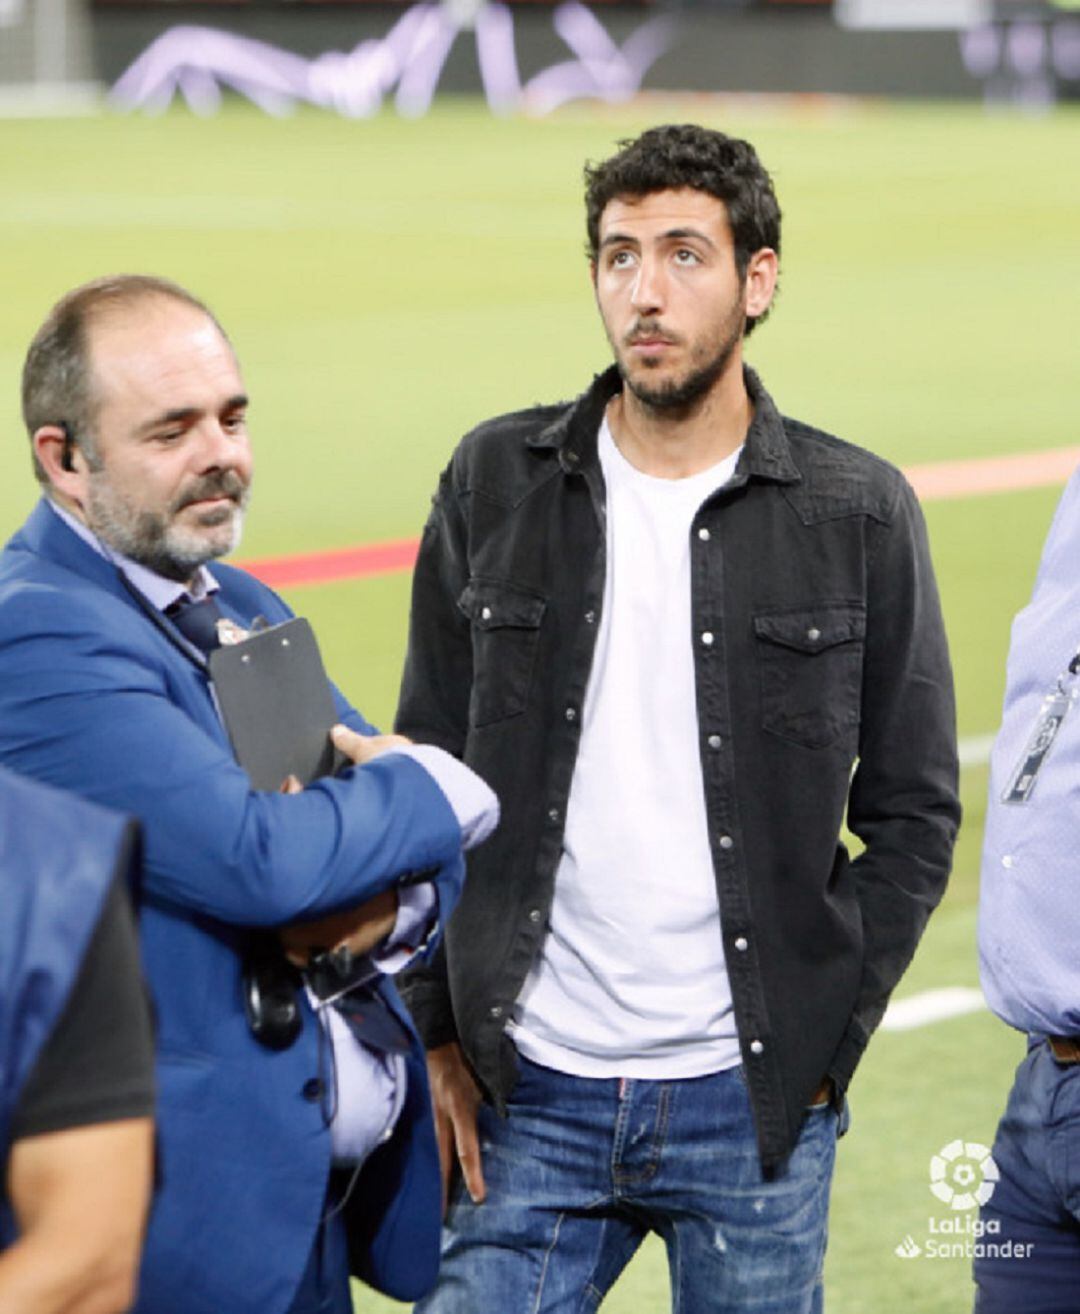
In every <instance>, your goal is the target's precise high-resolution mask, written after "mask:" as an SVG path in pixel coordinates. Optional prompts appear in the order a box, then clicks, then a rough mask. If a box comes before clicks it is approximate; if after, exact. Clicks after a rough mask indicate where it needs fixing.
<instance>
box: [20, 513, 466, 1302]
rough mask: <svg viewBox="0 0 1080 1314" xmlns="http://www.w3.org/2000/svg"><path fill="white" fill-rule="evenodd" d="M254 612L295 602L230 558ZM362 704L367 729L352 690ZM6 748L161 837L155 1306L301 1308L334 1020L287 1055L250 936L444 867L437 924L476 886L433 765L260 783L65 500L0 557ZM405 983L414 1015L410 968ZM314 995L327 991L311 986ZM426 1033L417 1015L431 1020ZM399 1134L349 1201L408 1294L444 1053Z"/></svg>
mask: <svg viewBox="0 0 1080 1314" xmlns="http://www.w3.org/2000/svg"><path fill="white" fill-rule="evenodd" d="M214 573H215V575H216V577H217V578H218V579H219V581H220V582H221V591H220V593H219V594H218V595H217V596H218V601H219V604H220V605H221V608H222V610H223V611H224V612H225V613H226V614H227V615H229V616H232V617H233V618H234V619H235V620H237V621H238V622H239V623H240V624H248V623H250V622H251V620H252V619H253V618H254V617H255V616H256V615H259V614H261V615H263V616H265V617H266V618H267V619H268V620H269V621H270V622H271V623H275V622H277V621H280V620H284V619H286V618H287V617H288V616H289V615H290V614H291V613H290V612H289V610H288V608H287V607H286V606H285V604H284V603H283V602H282V601H281V600H280V599H279V598H278V597H277V596H276V595H275V594H274V593H272V592H271V591H270V590H268V589H267V588H265V587H264V586H263V585H261V584H259V583H258V581H256V580H254V579H253V578H252V577H251V576H249V575H247V574H245V573H244V572H243V571H240V570H236V569H233V568H231V567H228V566H215V568H214ZM338 702H339V709H338V710H339V714H340V716H341V719H342V720H344V721H345V722H346V723H347V724H350V725H351V726H353V727H354V728H355V729H364V728H369V727H367V725H366V722H365V721H364V720H363V718H362V717H360V716H359V715H358V714H357V713H356V712H355V711H353V710H352V709H350V708H348V707H347V705H346V704H345V703H344V701H343V700H342V699H341V698H340V696H338ZM0 761H3V762H6V763H7V764H8V765H10V766H12V767H14V768H15V769H16V770H18V771H21V772H23V773H25V774H27V775H29V776H33V777H35V778H37V779H39V780H42V781H46V782H49V783H52V784H55V785H60V786H63V787H65V788H68V789H71V790H74V791H75V792H77V793H79V794H82V795H83V796H84V797H86V798H89V799H92V800H95V801H97V802H100V803H105V804H109V805H112V806H114V807H119V808H122V809H123V810H125V811H127V812H130V813H133V814H135V815H136V816H137V817H138V818H139V819H140V820H141V821H142V823H143V827H144V832H145V850H144V852H145V874H144V880H143V888H142V891H141V899H140V908H139V920H140V934H141V941H142V951H143V958H144V966H145V970H146V974H147V977H148V979H149V982H150V987H151V991H152V994H153V998H154V1003H155V1006H156V1012H157V1026H158V1083H159V1090H158V1095H159V1103H158V1108H159V1114H158V1116H159V1147H160V1164H161V1188H160V1191H159V1193H158V1196H157V1199H156V1202H155V1205H154V1209H153V1212H152V1216H151V1221H150V1227H149V1233H148V1237H147V1244H146V1250H145V1255H144V1261H143V1271H142V1277H141V1282H140V1296H139V1303H138V1306H137V1309H138V1310H139V1311H140V1312H142V1314H241V1312H242V1311H247V1310H251V1311H252V1312H253V1314H254V1312H256V1311H257V1312H258V1314H280V1311H284V1310H286V1309H287V1308H288V1306H289V1304H290V1302H291V1299H292V1296H293V1293H294V1291H295V1288H296V1284H297V1282H298V1280H299V1277H300V1275H301V1273H302V1271H303V1269H304V1266H305V1262H306V1260H307V1257H308V1254H309V1252H310V1249H311V1245H312V1242H313V1240H314V1238H315V1234H316V1229H317V1226H318V1223H319V1219H320V1216H321V1214H322V1212H323V1209H324V1196H325V1191H326V1184H327V1177H328V1171H329V1166H330V1136H329V1132H328V1130H327V1126H326V1122H325V1117H324V1111H323V1107H322V1101H320V1100H318V1099H316V1100H311V1099H310V1098H305V1093H304V1092H305V1089H307V1090H308V1092H309V1093H310V1091H311V1085H310V1082H311V1079H312V1078H314V1077H318V1076H322V1077H323V1078H324V1079H325V1078H326V1077H327V1073H326V1072H325V1071H323V1072H320V1046H319V1038H318V1028H317V1026H316V1024H315V1021H314V1019H313V1017H312V1015H311V1014H310V1012H308V1011H305V1020H304V1027H303V1031H302V1033H301V1035H300V1038H299V1040H298V1041H297V1042H296V1043H295V1044H294V1045H293V1046H292V1047H291V1048H289V1049H286V1050H284V1051H281V1052H274V1051H271V1050H268V1049H266V1048H264V1047H263V1046H261V1045H259V1044H258V1043H257V1042H256V1041H255V1040H254V1039H253V1038H252V1036H251V1034H250V1032H249V1030H248V1027H247V1025H246V1021H245V1016H244V1010H243V1002H242V993H241V957H242V954H243V951H244V948H245V945H246V943H247V941H248V938H249V930H250V928H252V927H272V926H275V925H281V924H284V923H288V922H291V921H296V920H298V919H302V918H307V917H313V916H317V915H319V914H322V913H326V912H330V911H331V910H333V909H337V908H341V907H344V906H348V905H351V904H356V903H359V902H362V901H363V900H366V899H368V898H370V897H371V896H373V895H374V894H377V893H379V892H380V891H382V890H386V889H388V888H391V887H393V886H394V885H395V884H396V883H397V882H398V881H400V880H401V879H402V878H403V877H404V876H406V875H408V874H410V873H413V872H416V871H418V870H423V869H425V868H437V869H438V875H437V876H436V878H435V881H436V887H437V890H438V898H439V915H440V920H441V921H442V920H445V918H446V917H447V916H448V915H449V913H450V910H451V908H452V907H453V904H454V902H455V901H456V899H457V895H458V893H459V892H460V887H461V881H462V878H463V871H464V867H463V863H462V860H461V856H460V830H459V827H458V823H457V821H456V819H455V817H454V814H453V812H452V810H451V809H450V807H449V805H448V804H447V802H446V799H445V797H444V796H443V794H442V792H441V790H440V789H439V788H438V786H437V785H436V784H435V783H434V781H433V780H432V779H431V777H430V776H429V775H428V774H427V772H425V771H424V770H423V769H422V768H421V767H420V766H418V765H417V764H416V763H415V762H413V761H411V760H409V759H408V758H404V757H401V756H397V757H393V756H391V757H389V758H386V759H385V760H384V759H378V760H376V761H374V762H372V763H370V764H369V765H367V766H364V767H362V768H350V769H348V770H346V771H344V772H343V773H342V774H341V775H340V776H338V777H335V778H334V779H327V780H322V781H319V782H318V783H316V784H315V785H313V786H311V787H310V788H308V789H307V790H305V791H304V793H303V794H301V795H297V796H294V797H285V796H283V795H278V794H272V793H257V792H254V791H253V790H252V789H251V788H250V785H249V782H248V779H247V776H246V775H245V773H244V772H243V771H242V770H241V769H240V768H239V767H238V766H237V765H236V763H235V762H234V760H233V756H232V753H231V751H230V748H229V744H228V740H227V737H226V734H225V731H224V728H223V727H222V724H221V722H220V720H219V718H218V716H217V713H216V711H215V709H214V706H213V702H212V700H211V697H210V693H209V689H208V682H207V677H206V674H205V672H204V670H203V669H202V668H200V666H199V665H197V664H196V663H195V662H194V661H192V660H189V659H188V658H187V657H185V656H184V654H183V653H182V652H180V651H179V650H178V649H177V647H176V646H175V645H174V644H173V643H171V642H170V641H169V639H168V638H167V637H166V635H164V634H162V633H161V632H160V631H159V629H158V628H157V627H156V626H155V625H154V624H153V622H152V621H151V620H150V619H149V618H148V617H147V616H146V614H145V613H144V612H143V610H142V609H141V608H140V606H139V605H138V603H137V602H136V601H134V600H133V599H132V597H131V596H130V594H129V593H128V592H127V590H126V589H125V587H124V586H123V584H122V582H121V581H120V579H119V576H118V573H117V570H116V568H115V567H114V566H113V565H112V564H111V563H110V562H108V561H106V560H105V559H104V558H103V557H101V556H100V555H99V554H98V553H97V552H95V551H94V550H93V549H92V548H91V547H89V546H88V545H87V544H85V543H84V542H83V541H82V540H81V539H80V538H79V537H78V536H77V535H76V534H74V533H73V532H72V531H71V530H70V529H69V528H68V527H67V526H66V525H65V524H64V523H63V522H62V521H61V520H60V519H59V517H57V516H56V515H55V514H54V512H53V511H52V510H51V509H50V508H49V507H48V506H47V505H45V504H44V503H39V505H38V506H37V508H36V509H35V510H34V512H33V513H32V514H31V516H30V518H29V519H28V521H27V522H26V524H25V525H24V526H23V528H22V530H21V531H20V532H19V533H18V534H16V535H15V537H14V538H13V539H12V540H11V541H10V542H9V543H8V545H7V547H6V549H5V550H4V553H3V556H2V557H0ZM382 989H383V991H384V994H385V996H386V998H387V1000H388V1002H389V1003H390V1005H391V1007H393V1008H394V1009H395V1010H396V1011H397V1012H398V1013H399V1015H401V1016H403V1017H406V1016H407V1015H406V1014H405V1013H404V1009H403V1008H402V1006H401V1003H400V1000H399V999H398V997H397V993H396V991H395V990H394V989H393V987H392V986H391V985H390V984H389V983H384V984H383V986H382ZM305 1010H306V1001H305ZM410 1025H411V1024H410ZM407 1063H408V1078H409V1079H408V1095H407V1100H406V1105H405V1108H404V1111H403V1113H402V1116H401V1119H400V1120H399V1123H398V1126H397V1129H396V1131H395V1134H394V1137H393V1139H392V1140H391V1142H390V1143H389V1144H388V1145H386V1146H384V1147H382V1148H381V1149H380V1150H379V1151H378V1152H377V1154H376V1155H374V1156H373V1157H372V1159H371V1160H369V1162H368V1164H367V1165H366V1167H365V1170H364V1174H363V1176H362V1177H361V1181H360V1183H359V1186H358V1188H357V1190H356V1191H355V1192H354V1193H353V1201H352V1204H351V1206H350V1215H351V1216H350V1219H349V1226H350V1248H351V1250H352V1253H353V1257H354V1263H355V1264H356V1266H357V1268H358V1271H359V1272H360V1275H361V1276H363V1277H364V1278H365V1279H366V1280H367V1281H369V1282H370V1283H371V1284H372V1285H374V1286H376V1287H378V1288H380V1289H382V1290H384V1291H386V1292H388V1293H389V1294H391V1295H394V1296H396V1297H397V1298H399V1299H413V1298H415V1297H417V1296H418V1295H420V1294H422V1293H423V1291H424V1290H426V1289H427V1287H428V1286H430V1284H431V1283H432V1282H433V1281H434V1276H435V1272H436V1268H437V1264H438V1234H439V1215H440V1185H439V1172H438V1156H437V1152H436V1146H435V1138H434V1129H433V1126H432V1123H431V1115H430V1109H429V1102H428V1092H427V1079H426V1071H425V1064H424V1057H423V1052H422V1049H421V1047H420V1044H419V1041H417V1040H416V1039H415V1033H414V1050H413V1052H412V1054H411V1055H410V1056H409V1058H408V1059H407Z"/></svg>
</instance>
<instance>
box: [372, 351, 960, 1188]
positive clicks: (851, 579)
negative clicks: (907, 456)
mask: <svg viewBox="0 0 1080 1314" xmlns="http://www.w3.org/2000/svg"><path fill="white" fill-rule="evenodd" d="M746 379H747V386H748V388H749V390H750V393H751V397H752V399H753V401H754V406H755V415H754V420H753V423H752V425H751V427H750V430H749V433H748V435H747V440H746V445H745V448H744V450H743V452H742V454H741V456H740V458H739V462H738V466H737V468H736V471H735V474H734V476H733V477H732V479H731V481H730V482H729V483H728V484H727V485H726V486H725V487H723V488H722V489H720V490H719V491H717V492H716V493H714V494H713V495H712V496H711V497H709V498H708V499H707V500H706V501H705V502H704V504H703V505H702V506H701V508H700V510H699V511H698V513H697V515H696V516H695V518H694V522H693V525H692V528H691V531H690V547H691V580H692V584H691V588H692V626H693V633H692V642H693V646H694V662H695V675H696V688H697V710H698V727H699V736H698V744H697V751H698V753H699V754H700V757H701V767H702V774H703V777H704V786H705V796H706V808H707V814H708V822H709V841H710V846H711V852H712V860H713V866H714V869H715V872H716V890H717V898H718V900H719V905H720V918H721V925H722V932H723V938H724V951H725V955H726V959H727V967H728V973H729V976H730V982H731V992H732V997H733V1000H734V1009H735V1020H736V1024H737V1027H738V1033H739V1039H740V1047H741V1051H742V1059H743V1065H744V1071H745V1074H746V1079H747V1083H748V1086H749V1090H750V1095H751V1100H752V1103H753V1108H754V1115H755V1120H756V1125H757V1129H758V1142H759V1148H760V1152H761V1159H762V1163H763V1165H764V1167H765V1168H766V1169H770V1168H772V1167H774V1166H775V1165H777V1164H779V1163H781V1162H782V1161H783V1159H784V1158H785V1157H786V1156H787V1154H788V1153H789V1152H790V1151H791V1149H792V1147H793V1145H794V1142H795V1138H796V1136H797V1134H798V1130H799V1126H800V1123H801V1121H802V1118H803V1111H804V1106H805V1105H806V1104H807V1103H808V1101H809V1100H810V1098H811V1096H812V1094H813V1092H814V1090H815V1089H816V1088H817V1086H818V1085H819V1083H820V1082H821V1080H822V1077H823V1076H824V1075H826V1074H828V1075H829V1076H830V1077H832V1078H833V1080H834V1082H835V1084H836V1088H837V1091H838V1093H843V1091H845V1090H846V1088H847V1085H848V1083H849V1081H850V1079H851V1076H852V1073H853V1072H854V1070H855V1066H856V1064H857V1063H858V1061H859V1058H860V1056H861V1055H862V1052H863V1049H864V1048H865V1046H866V1043H867V1040H868V1039H869V1037H870V1034H871V1032H872V1031H873V1030H874V1028H875V1027H876V1026H877V1024H878V1022H879V1021H880V1019H881V1015H882V1013H883V1011H884V1009H885V1005H886V1002H887V1000H888V998H889V994H890V992H891V991H892V989H893V987H894V986H895V985H896V983H897V981H898V980H899V978H900V976H901V974H902V972H903V971H904V969H905V967H906V966H907V964H908V962H909V960H910V958H911V955H912V953H913V952H914V949H915V945H916V943H917V942H918V939H919V936H920V934H921V933H922V930H923V927H924V926H925V923H926V919H927V917H928V915H929V913H930V911H931V910H932V909H933V907H934V905H935V904H936V903H937V902H938V900H939V899H940V897H941V894H942V892H943V890H944V886H945V881H946V877H947V874H948V870H949V863H950V856H951V852H952V846H953V840H954V838H955V835H956V829H957V825H958V823H959V816H960V809H959V804H958V801H957V762H956V747H955V725H954V721H955V716H954V705H953V694H952V678H951V673H950V668H949V658H948V651H947V648H946V642H945V633H944V628H943V625H942V619H941V612H940V607H939V602H938V594H937V588H936V585H935V582H934V576H933V570H932V567H931V563H930V556H929V551H928V547H927V542H926V533H925V527H924V524H923V520H922V515H921V513H920V511H919V508H918V505H917V503H916V501H915V496H914V494H913V492H912V491H911V488H910V487H909V485H908V484H907V483H906V481H905V480H904V478H903V476H902V475H901V474H900V473H899V471H897V470H896V469H894V468H893V467H892V466H890V465H888V464H887V463H886V462H884V461H882V460H879V459H878V458H877V457H874V456H872V455H870V454H869V453H868V452H865V451H862V450H860V449H859V448H856V447H852V446H850V445H849V444H847V443H843V442H840V441H839V440H838V439H836V438H832V437H830V436H829V435H827V434H824V433H821V432H819V431H817V430H814V429H811V428H809V427H808V426H806V425H804V424H800V423H798V422H797V421H793V420H788V419H782V418H781V417H780V415H779V414H778V413H777V411H776V408H775V407H774V405H773V403H772V400H771V399H770V398H769V396H768V394H767V393H766V392H765V391H764V389H763V388H762V387H761V384H760V383H759V382H758V380H757V378H756V376H755V375H754V374H753V373H752V372H751V371H747V375H746ZM619 387H620V380H619V378H618V375H617V373H616V372H615V371H614V370H613V369H612V370H609V371H608V372H607V373H606V374H603V375H601V376H599V377H598V378H597V379H596V380H595V381H594V382H593V384H592V386H591V387H590V388H589V389H588V391H587V392H585V393H584V394H583V395H582V396H581V397H580V398H578V400H577V401H575V402H573V403H570V404H566V403H564V404H560V405H556V406H547V407H537V408H535V409H533V410H529V411H523V412H519V413H517V414H514V415H508V416H503V417H501V418H499V419H496V420H492V421H490V422H489V423H487V424H483V425H481V426H480V427H479V428H477V429H475V430H474V431H473V432H472V433H470V434H469V435H468V436H467V437H466V438H465V439H464V441H463V442H462V443H461V445H460V446H459V448H458V450H457V451H456V453H455V454H454V457H453V459H452V461H451V463H450V465H449V467H448V468H447V470H446V471H445V472H444V474H443V476H442V480H441V483H440V485H439V489H438V492H437V494H436V496H435V499H434V505H433V510H432V513H431V516H430V518H429V520H428V523H427V525H426V526H425V529H424V534H423V539H422V543H421V548H420V556H419V560H418V562H417V567H416V575H415V579H414V585H413V603H412V619H411V629H410V636H409V649H408V657H407V660H406V666H405V674H404V680H403V685H402V693H401V704H400V708H399V713H398V718H397V729H398V730H399V731H400V732H402V733H404V734H407V735H411V736H413V737H414V738H415V739H417V740H420V741H423V742H428V743H434V744H439V745H440V746H442V747H443V748H446V749H448V750H449V751H450V752H451V753H455V754H457V755H458V756H460V757H463V758H464V759H465V761H466V762H468V763H469V765H470V766H472V767H473V768H474V769H475V770H477V771H478V772H479V773H480V774H481V775H482V776H483V777H484V778H485V779H486V780H487V781H488V782H489V783H490V784H491V785H492V786H493V788H494V789H495V790H496V791H497V792H498V794H499V797H500V799H501V801H502V822H501V825H500V827H499V830H498V831H497V832H496V834H495V836H494V837H493V838H492V839H490V840H489V841H488V842H487V843H486V844H484V845H483V846H482V847H481V848H480V849H479V850H477V851H476V852H475V853H474V854H473V855H472V857H471V859H470V866H469V875H468V879H467V881H466V885H465V892H464V895H463V897H462V899H461V903H460V904H459V906H458V908H457V910H456V912H455V914H454V916H453V918H452V919H451V922H450V926H449V928H448V933H447V936H446V939H445V942H444V947H443V949H442V950H441V951H440V955H439V957H438V958H437V959H436V960H435V961H434V963H432V964H431V965H430V966H427V967H424V968H421V969H419V970H417V971H414V972H412V973H410V974H409V977H408V979H407V981H406V983H405V993H406V998H407V1000H408V1003H409V1006H410V1008H411V1009H412V1012H413V1015H414V1017H415V1019H416V1022H417V1025H418V1026H419V1028H420V1032H421V1034H422V1035H423V1036H424V1039H425V1041H426V1043H427V1044H428V1046H429V1047H434V1046H436V1045H439V1044H442V1043H444V1042H446V1041H448V1040H452V1039H455V1038H456V1039H459V1040H460V1042H461V1044H462V1046H463V1048H464V1051H465V1054H466V1057H467V1058H468V1060H469V1062H470V1064H471V1065H472V1068H473V1070H474V1072H475V1074H476V1076H477V1077H478V1079H479V1081H480V1083H481V1085H482V1087H483V1089H484V1091H485V1093H486V1095H487V1096H488V1098H489V1099H491V1100H492V1102H493V1103H494V1104H495V1106H496V1108H498V1109H500V1110H502V1109H503V1108H504V1107H505V1100H506V1097H507V1095H508V1094H509V1092H510V1089H511V1088H512V1086H513V1083H514V1079H515V1074H516V1061H515V1051H514V1048H513V1045H512V1043H511V1041H510V1039H509V1038H508V1036H507V1035H506V1032H505V1026H506V1022H507V1019H508V1018H509V1017H510V1016H511V1012H512V1009H513V1006H514V1001H515V999H516V998H517V995H518V993H519V991H520V990H521V987H522V984H523V983H524V981H525V977H526V975H527V973H528V971H529V968H530V967H531V965H532V963H533V961H534V960H535V958H536V956H537V954H538V953H540V952H541V950H542V947H543V942H544V934H545V926H546V924H547V920H548V914H549V910H550V908H551V902H552V894H553V890H554V882H555V869H556V866H557V864H558V862H559V857H560V853H561V847H562V833H563V818H564V816H565V813H566V805H567V799H568V796H569V793H570V784H571V780H572V778H573V774H574V762H575V759H576V756H577V750H578V739H579V735H580V733H581V710H582V706H583V703H584V698H585V689H586V684H587V682H588V678H589V670H590V666H591V663H592V658H593V649H594V646H595V641H596V634H597V628H598V623H599V619H600V614H601V611H602V609H603V606H604V571H605V555H606V553H605V493H604V485H603V479H602V475H601V470H600V463H599V458H598V456H597V434H598V430H599V426H600V422H601V419H602V416H603V412H604V408H605V406H606V404H607V402H608V400H609V399H610V397H611V396H612V395H613V394H614V393H615V392H616V391H617V390H618V388H619ZM705 530H707V531H708V533H707V534H706V533H703V532H702V531H705ZM633 714H634V709H633V708H632V707H628V708H627V709H626V715H627V716H633ZM853 769H854V774H853ZM845 808H846V809H847V822H848V825H849V827H850V829H851V831H852V832H854V834H855V835H857V836H858V837H859V839H860V840H861V842H862V844H863V845H864V846H865V849H864V851H863V852H862V853H860V854H859V856H858V857H856V858H854V859H853V860H851V861H849V858H848V853H847V851H846V850H845V848H844V846H843V844H842V843H840V841H839V838H838V836H839V834H840V830H841V826H842V824H843V822H844V818H845ZM669 875H670V880H671V888H672V897H678V883H679V873H678V871H674V870H673V871H672V872H670V874H669Z"/></svg>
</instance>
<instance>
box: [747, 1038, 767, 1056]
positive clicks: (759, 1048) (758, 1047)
mask: <svg viewBox="0 0 1080 1314" xmlns="http://www.w3.org/2000/svg"><path fill="white" fill-rule="evenodd" d="M750 1053H751V1054H764V1053H765V1046H764V1045H763V1044H762V1043H761V1041H760V1040H752V1041H751V1042H750Z"/></svg>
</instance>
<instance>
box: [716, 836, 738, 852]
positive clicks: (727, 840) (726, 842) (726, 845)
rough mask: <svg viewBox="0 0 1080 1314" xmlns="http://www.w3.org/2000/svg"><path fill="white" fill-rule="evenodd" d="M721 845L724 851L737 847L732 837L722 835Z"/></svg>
mask: <svg viewBox="0 0 1080 1314" xmlns="http://www.w3.org/2000/svg"><path fill="white" fill-rule="evenodd" d="M719 843H720V847H721V848H722V849H733V848H734V847H735V841H734V840H733V839H732V838H731V836H730V835H721V836H720V840H719Z"/></svg>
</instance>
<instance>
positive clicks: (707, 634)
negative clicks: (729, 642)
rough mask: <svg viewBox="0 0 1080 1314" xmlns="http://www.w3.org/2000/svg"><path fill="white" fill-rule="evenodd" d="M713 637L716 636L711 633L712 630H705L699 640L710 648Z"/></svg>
mask: <svg viewBox="0 0 1080 1314" xmlns="http://www.w3.org/2000/svg"><path fill="white" fill-rule="evenodd" d="M715 637H716V636H715V635H714V634H713V632H712V630H706V631H705V633H704V634H703V635H702V636H701V642H702V643H703V644H704V645H705V647H706V648H710V647H712V644H713V640H714V639H715Z"/></svg>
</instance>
